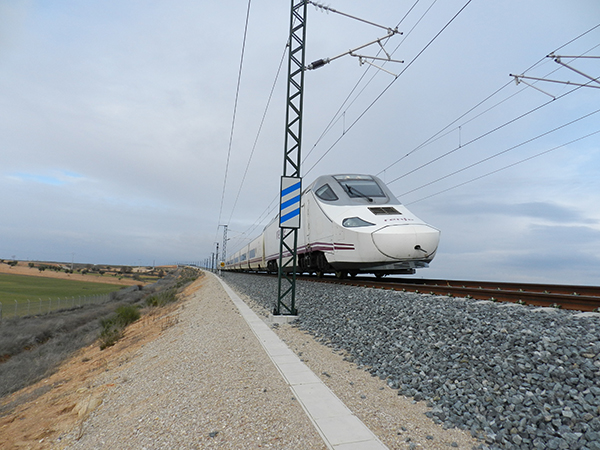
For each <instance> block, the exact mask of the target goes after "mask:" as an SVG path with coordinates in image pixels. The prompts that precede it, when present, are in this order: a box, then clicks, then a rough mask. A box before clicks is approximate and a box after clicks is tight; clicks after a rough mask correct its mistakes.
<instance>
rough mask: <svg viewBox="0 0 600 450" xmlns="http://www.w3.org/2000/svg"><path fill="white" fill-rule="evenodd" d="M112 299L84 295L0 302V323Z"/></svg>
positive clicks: (102, 296) (103, 295)
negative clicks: (10, 319) (13, 318)
mask: <svg viewBox="0 0 600 450" xmlns="http://www.w3.org/2000/svg"><path fill="white" fill-rule="evenodd" d="M112 298H113V297H112V296H111V294H110V293H109V294H99V295H86V296H78V297H63V298H60V297H59V298H47V299H42V298H38V299H37V300H29V299H27V300H20V301H18V300H14V303H11V302H6V301H5V302H4V303H2V302H0V321H2V319H7V318H9V317H23V316H32V315H42V314H48V313H50V312H52V311H56V310H59V309H66V308H74V307H76V306H78V307H80V306H84V305H97V304H100V303H106V302H108V301H110V300H111V299H112Z"/></svg>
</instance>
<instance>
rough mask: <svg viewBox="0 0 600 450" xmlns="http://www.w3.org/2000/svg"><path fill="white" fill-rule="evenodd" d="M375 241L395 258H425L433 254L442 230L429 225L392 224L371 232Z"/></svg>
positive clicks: (386, 253) (388, 254) (385, 253)
mask: <svg viewBox="0 0 600 450" xmlns="http://www.w3.org/2000/svg"><path fill="white" fill-rule="evenodd" d="M371 237H372V238H373V243H374V244H375V246H376V247H377V249H378V250H379V251H380V252H381V253H383V254H384V255H385V256H388V257H390V258H394V259H400V260H402V259H423V258H428V257H430V256H433V254H434V253H435V251H436V250H437V246H438V243H439V241H440V232H439V230H436V229H435V228H433V227H430V226H429V225H391V226H388V227H385V228H382V229H380V230H377V231H375V232H373V233H372V234H371Z"/></svg>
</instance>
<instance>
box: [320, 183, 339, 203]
mask: <svg viewBox="0 0 600 450" xmlns="http://www.w3.org/2000/svg"><path fill="white" fill-rule="evenodd" d="M315 194H317V197H319V198H320V199H321V200H325V201H329V202H333V201H335V200H338V196H337V195H335V192H333V189H331V187H329V185H328V184H324V185H323V186H321V187H320V188H319V189H317V190H316V191H315Z"/></svg>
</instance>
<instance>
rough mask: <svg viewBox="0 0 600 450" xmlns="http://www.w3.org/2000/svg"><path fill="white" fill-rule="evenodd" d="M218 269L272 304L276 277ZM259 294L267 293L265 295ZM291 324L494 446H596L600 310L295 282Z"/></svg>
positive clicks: (599, 436)
mask: <svg viewBox="0 0 600 450" xmlns="http://www.w3.org/2000/svg"><path fill="white" fill-rule="evenodd" d="M249 277H252V275H244V274H229V273H228V274H225V275H224V278H225V280H226V281H227V282H228V283H229V284H230V285H233V286H235V287H236V288H237V289H238V290H239V291H240V292H243V293H245V294H246V295H248V296H249V297H251V298H253V299H254V300H255V301H257V302H263V303H262V304H263V306H264V307H265V308H267V309H268V310H270V309H272V304H271V302H272V300H273V292H276V284H277V280H276V279H273V278H265V277H253V278H249ZM265 299H266V300H265ZM297 307H298V309H299V311H300V317H299V320H298V326H299V327H300V329H302V330H306V331H308V332H310V333H311V334H313V335H314V336H315V337H316V338H317V339H318V340H321V341H322V342H324V343H327V344H328V345H330V346H331V347H333V348H334V349H337V350H340V351H344V352H347V353H348V355H349V356H347V358H346V359H348V360H352V361H353V362H355V363H356V364H358V365H359V367H364V368H365V369H367V370H368V371H369V372H370V373H372V374H373V375H375V376H378V377H380V378H381V379H384V380H386V382H387V384H388V385H389V386H390V387H393V388H396V389H398V393H399V394H404V395H406V396H410V397H413V398H414V399H415V400H426V401H427V402H428V405H430V406H431V407H432V409H431V410H430V411H429V412H428V413H427V415H428V416H429V417H431V418H432V419H433V420H434V421H436V422H438V423H440V424H443V425H444V426H445V427H446V428H450V427H460V428H462V429H465V430H468V431H470V433H471V434H472V435H473V436H477V437H478V438H480V439H482V440H483V441H484V442H485V444H481V447H482V448H493V449H498V448H500V449H513V448H518V449H530V448H539V449H546V448H549V449H591V450H594V449H600V371H599V368H600V321H599V320H600V319H599V318H598V315H589V314H583V315H582V314H577V313H575V312H572V311H562V310H556V309H540V308H532V307H525V306H520V305H514V306H513V305H507V304H496V303H491V302H481V301H474V300H467V299H449V298H446V297H434V296H429V295H422V294H412V293H402V292H391V291H382V290H375V289H362V288H356V287H348V286H336V285H328V284H323V285H315V284H313V283H307V282H298V285H297Z"/></svg>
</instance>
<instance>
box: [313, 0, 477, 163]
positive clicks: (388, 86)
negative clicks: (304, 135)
mask: <svg viewBox="0 0 600 450" xmlns="http://www.w3.org/2000/svg"><path fill="white" fill-rule="evenodd" d="M471 1H472V0H468V1H467V3H465V4H464V6H463V7H462V8H461V9H460V10H459V11H458V12H457V13H456V14H455V15H454V16H453V17H452V18H451V19H450V20H449V21H448V23H446V25H444V26H443V27H442V29H441V30H440V31H438V32H437V34H436V35H435V36H434V37H433V38H432V39H431V40H430V41H429V42H428V43H427V45H425V47H423V48H422V49H421V51H420V52H419V53H418V54H417V56H415V57H414V58H413V59H412V60H411V61H410V62H409V63H408V64H407V66H406V67H405V68H404V70H402V71H401V72H400V73H399V74H398V76H396V77H395V78H394V79H393V80H392V81H391V82H390V83H389V84H388V85H387V86H386V87H385V88H384V89H383V91H381V93H380V94H379V95H378V96H377V97H375V99H374V100H373V101H372V102H371V103H370V104H369V106H367V108H366V109H365V110H364V111H363V112H362V113H361V114H360V115H359V116H358V117H357V118H356V119H355V120H354V122H352V123H351V124H350V126H349V127H348V130H346V131H350V130H351V129H352V128H353V127H354V125H356V123H357V122H358V121H359V120H360V119H362V118H363V117H364V115H365V114H366V113H367V112H368V111H369V110H370V109H371V108H372V107H373V106H374V105H375V103H377V102H378V101H379V99H380V98H381V97H382V96H383V94H385V93H386V92H387V91H388V89H389V88H390V87H392V85H393V84H394V83H395V82H396V81H397V80H398V78H400V77H401V76H402V74H404V73H405V72H406V71H407V70H408V69H409V68H410V66H412V65H413V64H414V62H415V61H416V60H417V59H418V58H419V57H420V56H421V55H422V54H423V52H425V50H427V49H428V48H429V46H430V45H431V44H433V42H434V41H435V40H436V39H437V38H438V37H439V36H440V35H441V34H442V33H443V32H444V30H445V29H446V28H448V27H449V26H450V24H451V23H452V22H453V21H454V20H455V19H456V18H457V17H458V16H459V15H460V13H462V12H463V11H464V10H465V8H466V7H467V6H469V4H470V3H471ZM344 136H345V134H343V135H342V136H340V137H339V138H338V139H336V141H335V142H334V143H333V144H332V145H331V146H330V147H329V148H328V149H327V151H326V152H325V153H324V154H323V155H322V156H321V157H320V158H319V159H318V160H317V161H316V162H315V163H314V164H313V165H312V166H311V168H310V169H309V170H308V171H307V172H306V173H305V175H307V174H308V173H310V172H311V171H312V170H313V169H314V168H315V167H316V165H317V164H319V163H320V162H321V161H322V160H323V158H325V156H327V154H328V153H329V152H330V151H331V150H332V149H333V148H334V147H335V146H336V145H337V143H338V142H339V141H340V140H341V139H342V138H343V137H344Z"/></svg>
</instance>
